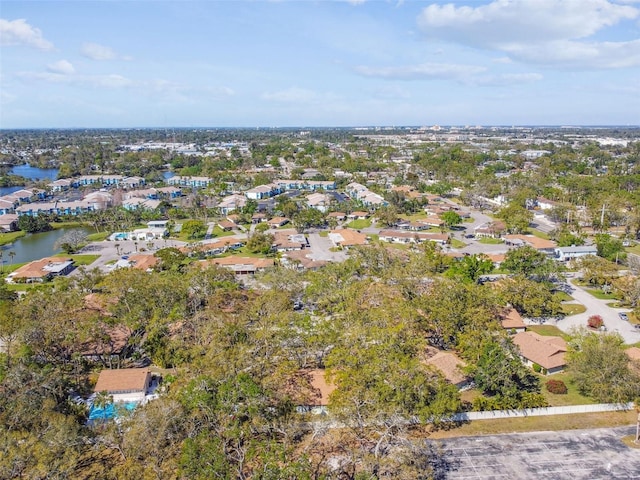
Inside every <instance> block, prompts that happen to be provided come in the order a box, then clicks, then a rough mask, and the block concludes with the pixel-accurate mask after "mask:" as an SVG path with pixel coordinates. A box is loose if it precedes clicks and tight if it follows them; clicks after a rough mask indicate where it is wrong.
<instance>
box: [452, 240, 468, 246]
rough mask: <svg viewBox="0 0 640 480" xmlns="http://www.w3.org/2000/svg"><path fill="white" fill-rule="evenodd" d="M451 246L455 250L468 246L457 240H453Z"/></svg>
mask: <svg viewBox="0 0 640 480" xmlns="http://www.w3.org/2000/svg"><path fill="white" fill-rule="evenodd" d="M451 246H452V247H453V248H464V247H466V246H467V244H466V243H464V242H461V241H460V240H458V239H457V238H452V239H451Z"/></svg>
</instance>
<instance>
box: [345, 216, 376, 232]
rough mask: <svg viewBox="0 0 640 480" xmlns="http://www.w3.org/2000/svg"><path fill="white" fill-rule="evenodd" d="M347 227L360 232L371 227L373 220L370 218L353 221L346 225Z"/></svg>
mask: <svg viewBox="0 0 640 480" xmlns="http://www.w3.org/2000/svg"><path fill="white" fill-rule="evenodd" d="M345 226H346V227H349V228H353V229H354V230H360V229H362V228H367V227H370V226H371V220H370V219H369V218H367V219H365V220H353V221H351V222H349V223H347V224H346V225H345Z"/></svg>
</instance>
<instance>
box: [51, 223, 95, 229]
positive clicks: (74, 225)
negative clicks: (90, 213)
mask: <svg viewBox="0 0 640 480" xmlns="http://www.w3.org/2000/svg"><path fill="white" fill-rule="evenodd" d="M50 225H51V228H53V229H54V230H57V229H59V228H79V227H89V226H90V224H88V223H86V222H53V223H50Z"/></svg>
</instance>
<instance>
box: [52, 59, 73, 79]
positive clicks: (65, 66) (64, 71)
mask: <svg viewBox="0 0 640 480" xmlns="http://www.w3.org/2000/svg"><path fill="white" fill-rule="evenodd" d="M47 70H48V71H50V72H51V73H59V74H61V75H72V74H74V73H75V72H76V69H75V68H73V65H72V64H71V62H69V61H67V60H58V61H57V62H55V63H51V64H49V65H47Z"/></svg>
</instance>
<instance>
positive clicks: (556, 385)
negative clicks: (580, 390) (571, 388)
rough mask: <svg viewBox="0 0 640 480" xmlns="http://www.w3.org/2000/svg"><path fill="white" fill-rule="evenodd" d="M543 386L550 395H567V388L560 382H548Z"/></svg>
mask: <svg viewBox="0 0 640 480" xmlns="http://www.w3.org/2000/svg"><path fill="white" fill-rule="evenodd" d="M544 385H545V387H546V388H547V391H549V392H550V393H555V394H556V395H566V394H567V386H566V385H565V384H564V382H563V381H562V380H549V381H548V382H547V383H545V384H544Z"/></svg>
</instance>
